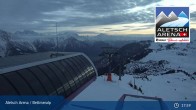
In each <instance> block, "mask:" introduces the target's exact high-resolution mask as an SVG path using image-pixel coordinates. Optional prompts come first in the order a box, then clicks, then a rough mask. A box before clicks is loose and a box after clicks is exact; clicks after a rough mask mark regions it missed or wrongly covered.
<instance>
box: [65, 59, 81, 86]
mask: <svg viewBox="0 0 196 110" xmlns="http://www.w3.org/2000/svg"><path fill="white" fill-rule="evenodd" d="M63 62H64V65H65V66H66V67H67V69H68V70H69V73H70V75H72V77H74V82H75V84H76V86H77V87H80V80H79V79H78V74H77V73H76V72H75V70H74V69H73V68H72V65H70V64H71V63H70V62H69V61H67V59H65V60H63Z"/></svg>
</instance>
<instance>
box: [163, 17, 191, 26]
mask: <svg viewBox="0 0 196 110" xmlns="http://www.w3.org/2000/svg"><path fill="white" fill-rule="evenodd" d="M188 22H189V19H188V18H184V17H178V20H176V21H172V22H168V23H165V24H163V25H161V27H183V26H184V25H186V24H187V23H188Z"/></svg>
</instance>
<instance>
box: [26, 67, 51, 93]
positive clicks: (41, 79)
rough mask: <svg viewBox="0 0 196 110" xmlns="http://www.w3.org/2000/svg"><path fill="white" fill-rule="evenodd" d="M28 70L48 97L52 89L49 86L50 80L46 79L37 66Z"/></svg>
mask: <svg viewBox="0 0 196 110" xmlns="http://www.w3.org/2000/svg"><path fill="white" fill-rule="evenodd" d="M28 69H29V70H30V71H31V72H32V73H33V74H34V76H35V77H36V78H37V79H38V81H39V83H40V85H41V86H42V88H43V90H44V91H45V92H46V93H47V94H48V95H49V94H50V93H51V92H52V91H51V90H52V89H53V88H52V86H51V85H49V82H50V80H49V79H48V78H47V76H46V75H45V74H44V73H43V72H42V71H41V70H40V69H39V68H38V67H37V66H34V67H30V68H28ZM48 85H49V86H48Z"/></svg>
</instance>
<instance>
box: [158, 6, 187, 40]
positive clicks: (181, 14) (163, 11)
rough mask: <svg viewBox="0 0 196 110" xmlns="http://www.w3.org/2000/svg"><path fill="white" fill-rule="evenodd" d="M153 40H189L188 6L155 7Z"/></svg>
mask: <svg viewBox="0 0 196 110" xmlns="http://www.w3.org/2000/svg"><path fill="white" fill-rule="evenodd" d="M155 14H156V19H155V23H156V27H155V33H156V34H155V42H190V30H189V29H190V21H189V20H190V13H189V7H156V12H155Z"/></svg>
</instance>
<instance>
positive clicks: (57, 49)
mask: <svg viewBox="0 0 196 110" xmlns="http://www.w3.org/2000/svg"><path fill="white" fill-rule="evenodd" d="M56 41H57V48H56V51H57V53H58V51H59V39H58V33H57V22H56Z"/></svg>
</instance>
